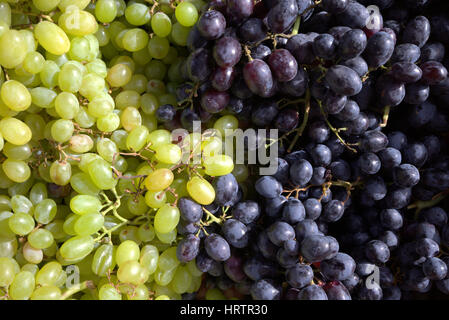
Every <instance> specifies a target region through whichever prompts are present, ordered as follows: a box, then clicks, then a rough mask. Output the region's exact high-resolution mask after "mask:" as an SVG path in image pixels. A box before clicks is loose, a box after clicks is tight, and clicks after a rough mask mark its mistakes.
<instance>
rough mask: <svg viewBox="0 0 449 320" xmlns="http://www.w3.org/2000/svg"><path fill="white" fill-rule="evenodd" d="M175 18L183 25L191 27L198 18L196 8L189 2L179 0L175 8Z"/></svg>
mask: <svg viewBox="0 0 449 320" xmlns="http://www.w3.org/2000/svg"><path fill="white" fill-rule="evenodd" d="M175 15H176V20H178V22H179V23H180V24H182V25H183V26H184V27H191V26H193V25H194V24H195V22H196V21H197V20H198V10H197V9H196V7H195V6H194V5H193V4H191V3H189V2H181V3H180V4H178V5H177V6H176V9H175Z"/></svg>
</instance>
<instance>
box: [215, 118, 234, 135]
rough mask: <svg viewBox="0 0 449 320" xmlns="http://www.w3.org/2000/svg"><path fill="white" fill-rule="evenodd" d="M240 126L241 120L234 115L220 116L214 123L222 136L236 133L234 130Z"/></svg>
mask: <svg viewBox="0 0 449 320" xmlns="http://www.w3.org/2000/svg"><path fill="white" fill-rule="evenodd" d="M238 126H239V121H238V119H237V118H236V117H234V116H232V115H227V116H223V117H221V118H219V119H218V120H217V121H215V123H214V129H217V130H218V131H219V132H220V134H221V135H222V137H227V136H230V135H232V134H233V133H234V130H235V129H237V128H238Z"/></svg>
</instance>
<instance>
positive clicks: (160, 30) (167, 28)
mask: <svg viewBox="0 0 449 320" xmlns="http://www.w3.org/2000/svg"><path fill="white" fill-rule="evenodd" d="M151 29H153V32H154V33H155V34H156V35H157V36H159V37H162V38H165V37H166V36H168V35H169V34H170V32H171V20H170V18H169V17H168V16H167V15H166V14H165V13H163V12H157V13H155V14H154V16H153V17H152V18H151Z"/></svg>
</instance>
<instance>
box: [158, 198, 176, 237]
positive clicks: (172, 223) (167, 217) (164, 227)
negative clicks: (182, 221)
mask: <svg viewBox="0 0 449 320" xmlns="http://www.w3.org/2000/svg"><path fill="white" fill-rule="evenodd" d="M179 218H180V213H179V209H178V208H177V207H173V206H171V205H169V204H165V205H164V206H163V207H161V208H160V209H159V210H158V211H157V212H156V215H155V217H154V229H155V230H156V231H157V232H159V233H169V232H171V231H172V230H174V229H175V228H176V226H177V225H178V222H179Z"/></svg>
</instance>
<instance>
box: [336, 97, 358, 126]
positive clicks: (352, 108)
mask: <svg viewBox="0 0 449 320" xmlns="http://www.w3.org/2000/svg"><path fill="white" fill-rule="evenodd" d="M359 114H360V108H359V105H358V104H357V102H355V101H352V100H348V101H347V102H346V104H345V106H344V107H343V109H342V110H341V111H340V112H339V113H337V114H336V115H335V117H336V118H337V119H339V120H342V121H351V120H354V119H356V118H357V117H358V116H359Z"/></svg>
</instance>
